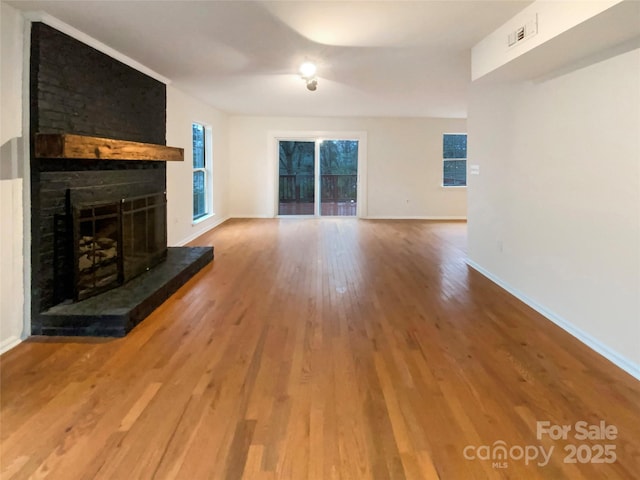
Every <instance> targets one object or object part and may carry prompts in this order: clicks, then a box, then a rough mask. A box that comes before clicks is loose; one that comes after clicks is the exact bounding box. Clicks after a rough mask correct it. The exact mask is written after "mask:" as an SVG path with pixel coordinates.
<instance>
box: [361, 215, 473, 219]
mask: <svg viewBox="0 0 640 480" xmlns="http://www.w3.org/2000/svg"><path fill="white" fill-rule="evenodd" d="M362 218H363V219H366V220H466V219H467V217H466V216H457V215H444V216H438V215H426V216H425V215H417V216H394V215H391V216H385V215H369V216H368V217H362Z"/></svg>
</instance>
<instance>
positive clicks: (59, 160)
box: [29, 22, 213, 336]
mask: <svg viewBox="0 0 640 480" xmlns="http://www.w3.org/2000/svg"><path fill="white" fill-rule="evenodd" d="M30 54H31V57H30V71H29V95H30V102H29V119H30V127H29V132H30V136H31V152H30V156H31V162H30V167H31V168H30V194H31V198H30V203H31V333H32V334H35V335H65V336H66V335H91V336H95V335H98V336H123V335H126V334H127V332H129V331H130V330H131V329H132V328H134V327H135V325H137V324H138V323H140V322H141V321H142V320H144V318H146V317H147V316H148V315H149V314H150V313H151V312H152V311H153V310H154V309H155V308H157V307H158V306H159V305H160V304H162V302H164V301H165V300H166V299H167V298H168V297H169V296H170V295H171V294H172V293H173V292H175V291H176V290H177V289H178V288H180V286H182V285H183V284H184V283H185V282H187V281H188V279H189V278H191V277H192V276H193V275H195V273H196V272H198V271H199V270H200V269H201V268H203V267H204V266H205V265H207V264H208V263H209V262H211V261H212V259H213V247H167V200H166V196H165V191H166V189H167V182H166V171H167V168H166V162H167V161H178V162H179V161H183V160H184V151H183V149H181V148H177V147H169V146H167V145H166V86H165V85H164V84H163V83H161V82H159V81H157V80H155V79H153V78H151V77H148V76H147V75H145V74H143V73H141V72H139V71H137V70H135V69H133V68H131V67H129V66H127V65H124V64H122V63H120V62H118V61H117V60H115V59H113V58H111V57H109V56H107V55H105V54H103V53H101V52H98V51H97V50H94V49H92V48H91V47H89V46H87V45H85V44H83V43H81V42H78V41H77V40H75V39H73V38H71V37H69V36H67V35H65V34H63V33H61V32H59V31H57V30H55V29H53V28H51V27H49V26H48V25H45V24H42V23H38V22H35V23H33V24H32V25H31V41H30Z"/></svg>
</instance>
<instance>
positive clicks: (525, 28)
mask: <svg viewBox="0 0 640 480" xmlns="http://www.w3.org/2000/svg"><path fill="white" fill-rule="evenodd" d="M536 33H538V15H533V16H532V17H531V18H530V19H529V21H528V22H526V23H525V24H524V25H522V26H521V27H518V28H516V29H515V30H514V31H513V32H511V33H510V34H509V36H508V37H507V44H508V45H509V47H513V46H514V45H517V44H519V43H520V42H523V41H524V40H526V39H527V38H531V37H533V36H534V35H535V34H536Z"/></svg>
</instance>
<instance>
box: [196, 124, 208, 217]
mask: <svg viewBox="0 0 640 480" xmlns="http://www.w3.org/2000/svg"><path fill="white" fill-rule="evenodd" d="M192 127H193V219H194V220H197V219H198V218H202V217H204V216H205V215H207V214H208V213H209V212H208V211H207V193H208V192H207V185H208V179H207V144H206V132H205V127H204V125H200V124H199V123H194V124H193V126H192Z"/></svg>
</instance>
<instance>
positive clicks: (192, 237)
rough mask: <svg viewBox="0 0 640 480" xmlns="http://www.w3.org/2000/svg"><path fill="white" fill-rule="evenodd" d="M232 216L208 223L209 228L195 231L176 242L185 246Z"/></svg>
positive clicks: (180, 245) (177, 244) (178, 245)
mask: <svg viewBox="0 0 640 480" xmlns="http://www.w3.org/2000/svg"><path fill="white" fill-rule="evenodd" d="M230 218H231V217H223V218H220V219H218V220H216V221H215V222H213V223H211V224H210V225H207V228H205V229H204V230H202V231H198V232H195V233H193V234H192V235H189V236H188V237H187V238H184V239H182V240H181V241H179V242H178V243H176V246H177V247H183V246H185V245H186V244H187V243H189V242H192V241H194V240H195V239H196V238H198V237H199V236H200V235H204V234H205V233H207V232H208V231H210V230H213V229H214V228H216V227H217V226H218V225H221V224H223V223H224V222H226V221H227V220H229V219H230Z"/></svg>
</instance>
